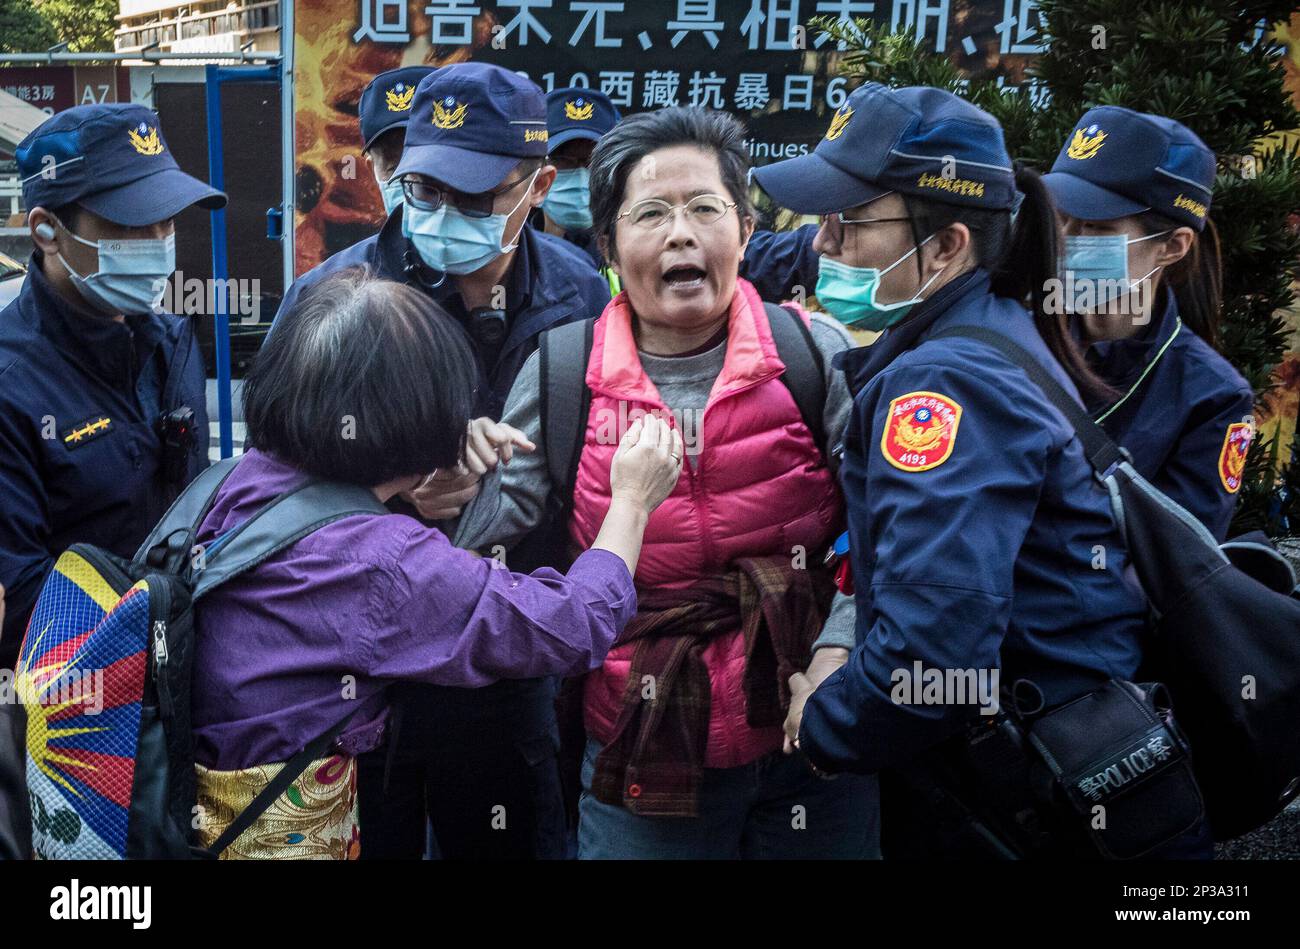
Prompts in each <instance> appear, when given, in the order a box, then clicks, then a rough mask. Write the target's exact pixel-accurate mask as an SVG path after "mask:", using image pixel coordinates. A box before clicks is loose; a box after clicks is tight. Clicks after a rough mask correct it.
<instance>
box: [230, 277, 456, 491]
mask: <svg viewBox="0 0 1300 949" xmlns="http://www.w3.org/2000/svg"><path fill="white" fill-rule="evenodd" d="M476 367H477V364H476V362H475V358H474V354H473V352H472V351H471V349H470V344H469V340H468V338H467V337H466V335H465V331H464V330H463V329H461V327H460V326H459V324H457V323H456V322H455V321H454V320H453V319H452V318H451V317H450V316H448V315H447V314H446V312H445V311H443V309H442V308H441V307H440V306H438V304H437V303H435V302H434V301H433V300H431V299H430V298H429V297H428V296H427V295H425V294H423V293H421V292H419V291H418V290H415V289H413V288H412V287H408V286H406V285H404V284H400V283H395V282H393V281H391V280H382V279H379V278H377V277H375V276H373V275H372V274H371V273H370V272H369V271H368V270H366V269H365V268H361V267H353V268H349V269H347V270H343V271H340V272H339V273H338V274H336V275H333V276H331V277H329V278H327V279H325V280H322V281H321V282H320V283H318V284H316V285H315V286H313V287H311V288H310V289H309V290H308V291H307V292H305V293H304V294H303V295H302V297H301V298H300V299H299V300H298V301H297V303H296V304H295V305H294V306H293V308H292V309H290V310H289V311H288V312H287V313H285V315H284V316H283V317H281V318H280V320H279V321H278V322H277V324H276V327H275V331H274V332H273V333H271V335H270V337H269V338H268V339H267V341H266V343H265V344H264V345H263V346H262V349H261V351H260V352H259V353H258V354H257V357H256V359H254V361H253V365H252V367H251V369H250V371H249V373H248V376H247V378H246V379H245V381H244V418H245V421H246V422H247V424H248V442H249V445H250V446H251V447H253V448H256V449H257V450H258V451H264V452H267V453H268V454H270V455H274V456H275V457H276V458H277V459H279V460H280V461H283V462H285V463H286V464H289V465H292V466H294V467H295V468H298V469H299V470H300V471H303V472H305V473H306V474H309V475H314V476H316V477H318V478H324V479H326V480H329V481H342V482H347V483H350V484H359V485H363V486H365V487H374V486H375V485H380V484H384V483H386V482H389V481H392V480H394V479H396V478H402V477H407V476H414V475H420V474H429V473H430V472H432V471H433V470H434V469H435V468H450V467H453V466H455V465H456V464H457V462H458V461H459V459H460V457H461V452H462V449H463V447H464V442H465V432H466V428H467V427H468V424H469V419H470V415H471V413H472V411H473V408H474V405H475V398H476V388H477V385H478V371H477V368H476Z"/></svg>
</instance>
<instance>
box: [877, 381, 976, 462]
mask: <svg viewBox="0 0 1300 949" xmlns="http://www.w3.org/2000/svg"><path fill="white" fill-rule="evenodd" d="M959 422H961V406H960V405H958V404H957V402H955V401H954V400H952V399H950V398H948V396H946V395H940V394H939V393H938V392H909V393H907V395H900V396H899V397H898V398H897V399H894V400H893V401H892V402H890V403H889V413H888V415H887V416H886V417H885V432H884V434H883V435H882V436H881V438H880V450H881V452H882V453H883V454H884V456H885V460H886V461H888V462H889V463H890V464H891V465H893V466H894V467H895V468H900V469H902V470H903V471H928V470H929V469H931V468H937V467H938V466H939V465H941V464H943V463H944V462H945V461H947V460H948V456H949V455H951V454H952V449H953V445H955V444H956V442H957V425H958V423H959Z"/></svg>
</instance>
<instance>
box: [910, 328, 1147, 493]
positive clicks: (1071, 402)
mask: <svg viewBox="0 0 1300 949" xmlns="http://www.w3.org/2000/svg"><path fill="white" fill-rule="evenodd" d="M955 337H965V338H967V339H975V340H979V341H980V342H982V343H986V344H987V345H989V346H992V347H993V348H994V349H996V350H997V351H998V352H1000V353H1002V355H1003V356H1005V357H1006V358H1007V359H1009V360H1010V361H1011V362H1013V363H1015V364H1016V365H1017V366H1019V367H1020V368H1021V369H1023V370H1024V371H1025V375H1027V376H1029V378H1030V379H1032V380H1033V381H1034V383H1035V384H1037V386H1038V387H1039V388H1040V389H1042V390H1043V395H1045V396H1047V401H1049V402H1051V403H1052V405H1054V406H1056V408H1057V410H1058V411H1059V412H1060V413H1061V414H1062V415H1064V416H1065V418H1066V421H1068V422H1069V423H1070V424H1071V425H1072V426H1073V427H1074V431H1075V433H1076V434H1077V435H1078V436H1079V441H1080V442H1082V443H1083V452H1084V454H1085V455H1087V457H1088V463H1089V464H1091V465H1092V468H1093V470H1094V471H1096V472H1097V474H1099V475H1102V476H1103V477H1104V476H1105V475H1106V473H1107V472H1109V471H1110V470H1111V468H1113V467H1114V466H1115V465H1117V464H1119V463H1120V462H1122V461H1125V460H1126V456H1125V455H1124V451H1123V449H1121V448H1120V447H1119V446H1118V445H1116V444H1115V443H1114V442H1113V441H1111V438H1110V436H1109V435H1107V434H1106V432H1105V431H1104V430H1103V429H1102V427H1101V426H1100V425H1098V424H1097V423H1096V422H1094V421H1093V420H1092V419H1091V418H1090V417H1089V415H1088V413H1087V412H1086V411H1085V410H1084V408H1083V406H1082V405H1080V404H1079V403H1078V401H1077V400H1076V399H1075V398H1074V397H1073V396H1071V395H1070V393H1069V392H1067V391H1066V390H1065V387H1064V386H1062V385H1061V384H1060V383H1059V382H1057V381H1056V380H1055V379H1054V378H1052V375H1051V373H1049V372H1048V371H1047V368H1046V367H1045V366H1044V365H1043V364H1042V363H1041V362H1039V361H1038V360H1037V359H1035V358H1034V357H1033V356H1031V355H1030V354H1029V352H1028V351H1027V350H1025V349H1024V348H1022V347H1021V346H1018V345H1017V344H1015V343H1013V342H1011V340H1009V339H1007V338H1006V337H1005V336H1003V335H1002V334H1001V333H997V332H994V331H993V330H990V329H986V328H985V327H982V326H956V327H953V328H952V329H948V330H944V331H943V332H941V333H936V334H934V335H933V336H931V337H929V339H952V338H955Z"/></svg>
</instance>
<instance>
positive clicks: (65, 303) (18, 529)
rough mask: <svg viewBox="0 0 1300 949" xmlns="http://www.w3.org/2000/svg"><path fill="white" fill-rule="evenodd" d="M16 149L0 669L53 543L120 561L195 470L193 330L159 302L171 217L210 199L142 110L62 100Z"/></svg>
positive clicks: (0, 454)
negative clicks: (18, 271)
mask: <svg viewBox="0 0 1300 949" xmlns="http://www.w3.org/2000/svg"><path fill="white" fill-rule="evenodd" d="M16 158H17V162H18V172H19V175H20V176H21V178H22V179H23V201H24V203H25V204H26V206H27V209H28V215H27V226H28V228H29V229H30V232H31V237H32V243H33V244H34V245H35V248H34V250H33V252H32V256H31V260H30V262H29V264H28V268H27V277H26V280H25V281H24V282H23V286H22V290H21V291H20V292H19V294H18V297H17V298H16V299H15V300H14V301H13V302H12V303H10V304H9V305H8V306H7V307H5V308H4V310H3V311H0V586H3V587H4V589H5V597H6V612H5V621H4V629H3V632H2V633H0V667H11V666H12V665H13V664H14V661H15V659H16V657H17V653H18V647H19V645H20V643H21V640H22V636H23V631H24V629H25V627H26V624H27V619H28V616H29V615H30V613H31V608H32V605H33V604H34V603H35V601H36V595H37V593H38V592H39V591H40V587H41V584H42V583H43V582H44V580H45V577H46V575H47V574H48V573H49V571H50V569H51V567H52V566H53V565H54V560H55V558H57V557H58V555H59V554H60V553H62V552H63V551H64V550H65V549H66V548H67V547H68V546H69V545H71V544H74V543H90V544H95V545H97V546H100V547H103V548H105V549H107V550H110V551H112V552H113V553H116V554H119V555H122V556H127V557H129V556H131V555H132V554H134V553H135V548H136V547H137V546H138V545H139V543H140V542H141V541H142V540H143V539H144V537H145V535H146V534H147V533H148V532H149V530H150V529H151V528H152V527H153V525H154V523H155V522H156V521H157V520H158V518H159V517H160V516H161V515H162V513H163V512H164V511H165V510H166V508H167V506H168V505H169V504H170V503H171V501H172V500H173V499H174V498H175V497H176V495H177V494H178V493H179V491H180V490H181V488H183V487H184V486H185V485H186V484H187V483H188V482H189V481H190V479H192V478H193V477H194V476H195V475H196V474H197V473H198V472H199V471H201V470H202V469H203V468H205V467H206V466H207V463H208V459H207V449H208V417H207V409H206V400H205V385H204V373H203V360H202V358H201V357H200V355H199V349H198V345H197V342H196V341H195V338H194V330H193V324H192V322H191V321H190V320H188V319H182V318H179V317H176V316H172V315H170V314H169V313H166V312H164V311H163V310H162V309H161V307H160V302H161V300H162V297H163V296H164V291H165V289H166V286H167V279H168V278H169V277H170V276H171V274H172V272H173V271H174V270H175V269H176V252H175V227H174V224H173V219H174V218H175V216H176V215H177V214H179V213H180V212H181V211H183V210H184V209H185V208H187V207H189V206H190V205H193V204H198V205H199V206H200V207H203V208H219V207H223V206H224V205H225V203H226V196H225V195H224V194H222V193H221V192H219V191H216V190H214V189H213V188H210V187H208V186H207V185H206V184H204V183H203V182H201V181H199V180H197V179H195V178H192V177H190V176H189V175H187V174H185V173H184V172H183V171H181V170H180V168H178V167H177V165H176V160H175V159H174V158H173V157H172V154H171V151H170V150H169V149H168V147H167V142H166V140H165V139H164V138H163V136H162V130H161V128H160V126H159V123H158V116H157V115H156V114H155V113H154V112H153V111H152V110H150V109H147V108H144V107H143V106H138V105H120V104H115V105H89V106H78V107H76V108H72V109H67V110H65V111H63V112H60V113H58V114H57V115H55V116H53V117H52V118H50V119H47V120H46V121H45V122H43V123H42V124H41V125H40V126H39V127H38V128H37V129H36V130H35V131H33V132H32V133H31V134H30V135H28V136H27V137H26V138H25V139H23V141H22V142H21V143H20V144H19V146H18V149H17V152H16Z"/></svg>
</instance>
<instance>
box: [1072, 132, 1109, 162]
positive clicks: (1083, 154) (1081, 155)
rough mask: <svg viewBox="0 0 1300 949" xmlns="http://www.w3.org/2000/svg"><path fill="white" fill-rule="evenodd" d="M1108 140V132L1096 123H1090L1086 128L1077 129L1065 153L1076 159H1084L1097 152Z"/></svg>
mask: <svg viewBox="0 0 1300 949" xmlns="http://www.w3.org/2000/svg"><path fill="white" fill-rule="evenodd" d="M1105 141H1106V133H1105V132H1103V131H1102V130H1101V129H1100V128H1099V127H1097V126H1096V125H1090V126H1088V127H1087V128H1086V129H1075V130H1074V138H1073V139H1071V141H1070V147H1069V148H1067V149H1066V150H1065V154H1066V155H1068V156H1069V157H1070V158H1073V159H1074V160H1075V161H1084V160H1085V159H1088V158H1091V157H1092V156H1093V155H1095V154H1097V150H1098V149H1099V148H1101V146H1102V145H1103V144H1104V143H1105Z"/></svg>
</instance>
